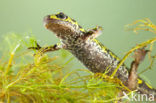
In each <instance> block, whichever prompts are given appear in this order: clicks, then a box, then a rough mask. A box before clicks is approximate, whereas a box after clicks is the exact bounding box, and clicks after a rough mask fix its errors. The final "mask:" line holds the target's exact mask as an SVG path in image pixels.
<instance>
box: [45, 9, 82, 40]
mask: <svg viewBox="0 0 156 103" xmlns="http://www.w3.org/2000/svg"><path fill="white" fill-rule="evenodd" d="M44 25H45V27H46V28H47V29H48V30H50V31H52V32H54V33H55V34H56V35H57V36H58V37H59V38H63V37H65V36H71V35H77V34H80V32H84V29H82V27H81V26H79V25H78V23H77V22H76V21H75V20H74V19H72V18H70V17H68V16H67V15H65V14H64V13H62V12H60V13H58V14H52V15H47V16H45V17H44Z"/></svg>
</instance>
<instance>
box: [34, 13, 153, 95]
mask: <svg viewBox="0 0 156 103" xmlns="http://www.w3.org/2000/svg"><path fill="white" fill-rule="evenodd" d="M44 25H45V27H46V28H47V29H48V30H50V31H52V32H53V33H55V34H56V36H57V37H58V38H59V39H60V43H58V44H55V45H52V46H49V47H45V48H43V49H42V52H43V53H44V52H48V51H55V50H59V49H65V50H68V51H69V52H71V53H72V54H73V55H74V56H75V57H76V58H77V59H78V60H79V61H81V62H82V63H83V64H84V65H85V66H86V67H87V68H88V69H89V70H90V71H92V72H93V73H104V72H106V70H107V69H108V68H109V71H107V73H106V74H107V75H111V74H112V72H113V71H114V69H115V68H116V67H117V65H118V64H119V63H120V59H119V58H118V57H117V56H116V55H115V54H114V53H113V52H111V51H110V50H109V49H107V48H106V47H105V46H104V45H103V44H101V43H100V42H99V41H98V40H96V39H95V38H96V37H98V36H99V35H100V34H101V31H102V28H101V27H99V26H97V27H95V28H93V29H90V30H88V31H86V30H84V29H83V28H82V27H81V26H80V25H79V24H78V23H77V22H76V21H75V20H74V19H72V18H70V17H69V16H67V15H65V14H64V13H62V12H60V13H58V14H54V15H47V16H45V17H44ZM31 49H41V47H40V46H39V45H38V46H37V47H32V48H31ZM128 76H129V70H128V68H127V67H126V66H125V65H124V64H123V65H122V66H121V67H120V68H119V69H118V71H117V72H116V74H115V78H118V79H120V80H121V81H122V83H123V84H124V85H127V82H128ZM137 90H138V91H139V92H140V93H146V94H154V96H156V90H155V89H154V88H152V87H151V86H150V85H149V84H147V83H146V82H145V81H144V80H142V79H141V78H138V87H137Z"/></svg>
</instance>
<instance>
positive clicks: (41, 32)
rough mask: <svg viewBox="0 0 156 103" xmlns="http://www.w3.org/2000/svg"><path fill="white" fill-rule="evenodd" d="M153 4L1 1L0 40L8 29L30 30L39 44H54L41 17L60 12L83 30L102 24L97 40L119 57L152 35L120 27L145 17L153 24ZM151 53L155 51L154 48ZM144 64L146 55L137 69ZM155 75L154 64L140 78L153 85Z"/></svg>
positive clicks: (137, 0)
mask: <svg viewBox="0 0 156 103" xmlns="http://www.w3.org/2000/svg"><path fill="white" fill-rule="evenodd" d="M155 5H156V1H155V0H40V1H39V0H1V3H0V37H1V38H0V40H2V36H5V34H7V33H9V32H15V33H18V34H21V35H22V34H24V33H33V34H34V36H35V37H36V39H37V40H38V42H39V43H40V44H42V45H51V44H55V43H57V42H59V40H58V39H57V38H56V37H55V35H53V33H51V32H50V31H48V30H46V29H45V28H44V27H43V17H44V16H46V15H48V14H55V13H57V12H60V11H61V12H64V13H65V14H67V15H69V16H70V17H72V18H74V19H75V20H77V21H78V23H79V24H80V25H81V26H82V27H84V28H85V29H90V28H93V27H95V26H96V25H98V26H102V27H103V29H104V30H103V34H102V35H101V36H100V37H99V38H98V40H99V41H101V42H102V43H103V44H104V45H105V46H107V48H109V49H110V50H112V51H113V52H114V53H115V54H116V55H118V56H119V57H120V58H122V57H123V56H124V55H125V53H126V52H127V51H128V50H130V49H131V48H132V47H134V46H136V44H138V43H141V42H143V41H146V40H148V39H150V38H152V37H154V36H155V34H153V33H151V32H148V31H146V32H145V31H141V32H139V34H137V35H136V34H135V33H134V32H132V31H126V30H125V29H124V27H125V25H127V24H130V23H132V22H134V21H136V20H138V19H144V18H149V19H150V20H151V21H152V22H153V23H156V14H155V10H156V6H155ZM154 47H155V48H156V46H154ZM153 52H155V53H156V50H154V51H153ZM71 57H72V56H71ZM132 59H133V58H132V56H131V57H129V59H128V60H126V62H125V64H126V65H127V66H128V67H129V66H130V63H131V61H132ZM72 62H73V63H72V64H73V65H74V66H73V67H72V68H74V69H78V68H85V67H84V66H83V65H82V64H81V63H79V62H78V61H77V60H76V59H73V61H72ZM155 64H156V63H155ZM155 64H154V65H155ZM148 65H149V60H148V57H147V56H146V59H145V61H144V62H143V63H142V64H141V65H140V67H139V71H142V70H144V69H145V68H146V67H147V66H148ZM155 74H156V65H155V66H154V67H153V68H152V70H148V71H147V72H145V73H143V74H142V77H143V78H146V79H147V80H148V81H150V82H151V84H152V85H153V86H154V87H156V81H155V77H156V76H155Z"/></svg>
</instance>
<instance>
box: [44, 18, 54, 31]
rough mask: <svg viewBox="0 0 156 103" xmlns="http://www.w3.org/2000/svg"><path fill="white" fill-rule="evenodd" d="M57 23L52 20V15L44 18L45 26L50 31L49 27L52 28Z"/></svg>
mask: <svg viewBox="0 0 156 103" xmlns="http://www.w3.org/2000/svg"><path fill="white" fill-rule="evenodd" d="M56 22H57V20H56V19H51V18H50V15H47V16H45V17H44V19H43V23H44V26H45V27H46V28H47V29H48V28H49V26H51V25H52V24H55V23H56Z"/></svg>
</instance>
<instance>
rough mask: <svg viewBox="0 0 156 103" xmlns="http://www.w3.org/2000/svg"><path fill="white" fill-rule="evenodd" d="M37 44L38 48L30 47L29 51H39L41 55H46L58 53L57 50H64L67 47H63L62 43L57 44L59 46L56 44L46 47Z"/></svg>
mask: <svg viewBox="0 0 156 103" xmlns="http://www.w3.org/2000/svg"><path fill="white" fill-rule="evenodd" d="M35 43H36V47H29V48H28V49H33V50H38V53H39V54H44V53H46V52H50V51H56V50H59V49H62V48H63V47H65V46H62V44H61V43H57V44H54V45H51V46H46V47H41V46H40V45H39V44H38V43H37V42H35ZM38 53H37V54H38Z"/></svg>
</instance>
